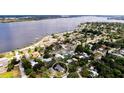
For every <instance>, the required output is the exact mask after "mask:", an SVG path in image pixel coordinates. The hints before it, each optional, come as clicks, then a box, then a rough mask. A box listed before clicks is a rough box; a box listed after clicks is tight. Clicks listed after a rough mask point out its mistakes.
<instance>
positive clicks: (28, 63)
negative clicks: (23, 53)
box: [22, 58, 32, 69]
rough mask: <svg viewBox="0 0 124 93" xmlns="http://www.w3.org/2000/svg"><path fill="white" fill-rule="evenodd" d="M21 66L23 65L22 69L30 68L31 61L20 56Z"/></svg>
mask: <svg viewBox="0 0 124 93" xmlns="http://www.w3.org/2000/svg"><path fill="white" fill-rule="evenodd" d="M22 66H23V67H24V69H29V68H30V69H31V68H32V65H31V63H30V62H29V61H28V60H27V59H25V58H22Z"/></svg>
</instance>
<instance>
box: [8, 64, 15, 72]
mask: <svg viewBox="0 0 124 93" xmlns="http://www.w3.org/2000/svg"><path fill="white" fill-rule="evenodd" d="M13 68H14V64H11V63H10V64H8V66H7V71H11V70H12V69H13Z"/></svg>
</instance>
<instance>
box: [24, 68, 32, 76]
mask: <svg viewBox="0 0 124 93" xmlns="http://www.w3.org/2000/svg"><path fill="white" fill-rule="evenodd" d="M32 72H33V69H30V68H29V69H26V70H25V74H26V75H29V74H30V73H32Z"/></svg>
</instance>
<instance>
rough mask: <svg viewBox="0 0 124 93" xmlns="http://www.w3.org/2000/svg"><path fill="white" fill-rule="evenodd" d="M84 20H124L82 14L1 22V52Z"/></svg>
mask: <svg viewBox="0 0 124 93" xmlns="http://www.w3.org/2000/svg"><path fill="white" fill-rule="evenodd" d="M83 22H124V21H122V20H107V17H96V16H82V17H73V18H57V19H45V20H39V21H27V22H13V23H0V53H2V52H7V51H12V50H14V49H17V48H22V47H25V46H28V45H30V44H31V43H32V42H35V41H36V40H38V39H40V38H42V37H43V36H46V35H48V34H52V33H58V32H65V31H71V30H73V29H74V28H75V27H77V25H78V24H80V23H83Z"/></svg>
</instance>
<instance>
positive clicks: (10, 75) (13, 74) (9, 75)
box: [0, 66, 20, 78]
mask: <svg viewBox="0 0 124 93" xmlns="http://www.w3.org/2000/svg"><path fill="white" fill-rule="evenodd" d="M19 77H20V71H19V67H18V66H15V67H14V70H12V71H10V72H5V73H2V74H0V78H19Z"/></svg>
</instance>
